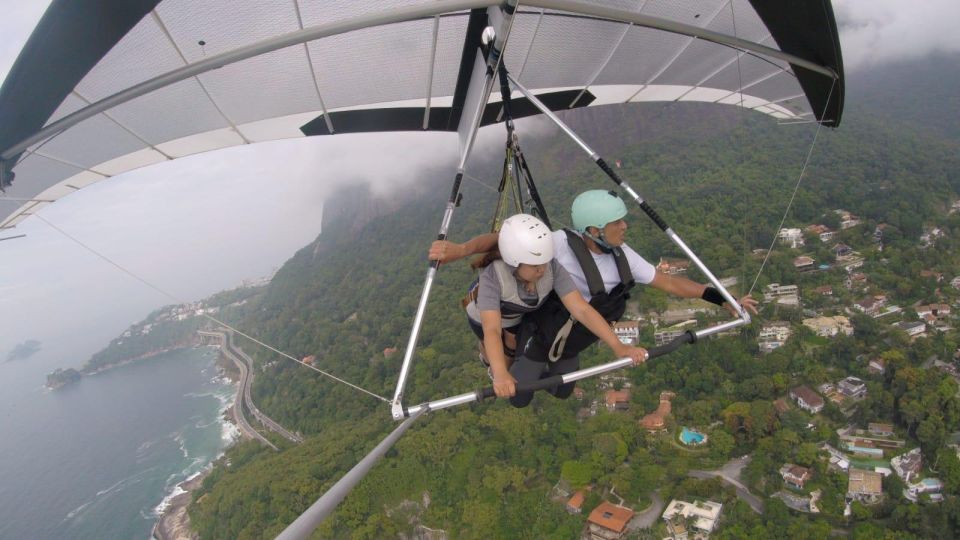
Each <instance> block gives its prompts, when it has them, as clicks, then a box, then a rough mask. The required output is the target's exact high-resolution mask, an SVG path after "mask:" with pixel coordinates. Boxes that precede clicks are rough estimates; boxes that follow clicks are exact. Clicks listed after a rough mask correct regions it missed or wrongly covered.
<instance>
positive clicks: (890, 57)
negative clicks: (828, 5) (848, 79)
mask: <svg viewBox="0 0 960 540" xmlns="http://www.w3.org/2000/svg"><path fill="white" fill-rule="evenodd" d="M833 8H834V12H835V14H836V17H837V24H838V25H839V27H840V45H841V47H842V48H843V63H844V66H845V67H846V68H847V69H848V70H857V69H861V68H867V67H871V66H875V65H879V64H883V63H887V62H896V61H904V60H912V59H917V58H922V57H924V56H927V55H930V54H934V53H947V54H957V53H960V33H958V32H957V30H956V25H957V22H958V21H960V2H958V1H957V0H924V1H923V2H904V1H902V0H834V2H833Z"/></svg>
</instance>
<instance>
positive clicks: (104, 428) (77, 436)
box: [0, 348, 237, 539]
mask: <svg viewBox="0 0 960 540" xmlns="http://www.w3.org/2000/svg"><path fill="white" fill-rule="evenodd" d="M61 354H62V353H61ZM56 362H57V360H56V359H53V358H52V357H51V353H50V352H49V351H42V352H41V353H38V354H37V355H35V356H34V357H31V358H28V359H25V360H21V361H18V362H12V363H7V364H2V365H0V539H8V538H11V539H19V538H24V539H27V538H29V539H48V538H49V539H53V538H57V539H60V538H75V539H83V538H91V539H93V538H96V539H104V538H111V539H115V538H116V539H123V538H131V539H134V538H135V539H144V538H148V537H149V536H150V531H151V528H152V527H153V524H154V522H156V520H157V517H158V515H159V512H160V511H161V510H162V509H163V507H164V506H165V505H166V503H167V501H169V499H170V498H171V497H172V496H173V495H175V494H176V493H177V491H176V486H177V484H178V483H180V482H181V481H183V480H185V479H187V478H189V477H191V476H193V475H196V474H198V473H199V472H201V471H202V470H204V469H205V468H206V467H208V466H209V464H210V463H211V462H212V461H213V460H215V459H216V458H217V456H218V455H220V454H222V452H223V451H224V449H225V448H226V446H227V445H228V444H229V443H230V442H231V441H232V440H233V438H234V437H235V436H236V435H237V434H236V432H235V430H234V429H233V427H232V426H231V425H230V424H227V423H225V422H224V420H223V411H224V410H225V409H226V408H227V407H228V406H229V404H230V403H231V401H232V399H233V394H234V386H233V385H231V384H230V382H229V381H227V380H225V379H223V378H221V377H219V375H218V372H217V368H216V366H215V362H216V350H214V349H210V348H198V349H181V350H178V351H172V352H168V353H164V354H161V355H158V356H155V357H152V358H149V359H144V360H141V361H138V362H135V363H132V364H128V365H125V366H122V367H119V368H116V369H113V370H109V371H106V372H104V373H101V374H98V375H95V376H91V377H84V378H83V379H82V380H81V381H80V382H79V383H76V384H73V385H69V386H66V387H64V388H61V389H59V390H56V391H50V390H47V389H45V388H44V387H43V382H44V373H46V372H47V371H51V370H52V367H50V366H53V367H57V365H58V364H57V363H56ZM59 365H67V366H69V365H70V363H69V362H64V361H62V360H61V361H60V364H59ZM38 366H41V367H43V369H40V368H39V367H38Z"/></svg>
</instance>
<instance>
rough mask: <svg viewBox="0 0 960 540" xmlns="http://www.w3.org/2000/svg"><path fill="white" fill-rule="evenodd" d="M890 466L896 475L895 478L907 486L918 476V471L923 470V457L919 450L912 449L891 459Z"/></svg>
mask: <svg viewBox="0 0 960 540" xmlns="http://www.w3.org/2000/svg"><path fill="white" fill-rule="evenodd" d="M890 466H891V467H892V468H893V472H895V473H897V476H899V477H900V478H901V479H902V480H903V481H904V482H906V483H908V484H909V483H910V481H911V480H914V479H916V478H917V477H918V476H920V471H921V469H922V468H923V456H922V455H921V453H920V449H919V448H914V449H913V450H911V451H909V452H907V453H906V454H901V455H899V456H897V457H895V458H893V459H891V460H890Z"/></svg>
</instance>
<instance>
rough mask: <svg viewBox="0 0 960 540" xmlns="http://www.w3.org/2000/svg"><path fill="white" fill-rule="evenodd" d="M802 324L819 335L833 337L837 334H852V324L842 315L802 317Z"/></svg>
mask: <svg viewBox="0 0 960 540" xmlns="http://www.w3.org/2000/svg"><path fill="white" fill-rule="evenodd" d="M803 325H804V326H806V327H807V328H809V329H811V330H813V331H814V333H815V334H817V335H818V336H821V337H834V336H836V335H837V334H844V335H847V336H852V335H853V325H851V324H850V319H848V318H846V317H844V316H842V315H837V316H835V317H814V318H811V319H804V320H803Z"/></svg>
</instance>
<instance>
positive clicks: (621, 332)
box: [613, 321, 640, 345]
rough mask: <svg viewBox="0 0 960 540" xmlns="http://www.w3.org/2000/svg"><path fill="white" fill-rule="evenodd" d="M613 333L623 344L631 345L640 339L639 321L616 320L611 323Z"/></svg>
mask: <svg viewBox="0 0 960 540" xmlns="http://www.w3.org/2000/svg"><path fill="white" fill-rule="evenodd" d="M613 333H614V334H616V335H617V339H619V340H620V343H623V344H624V345H632V344H634V343H636V342H637V340H638V339H640V321H617V322H615V323H613Z"/></svg>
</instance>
